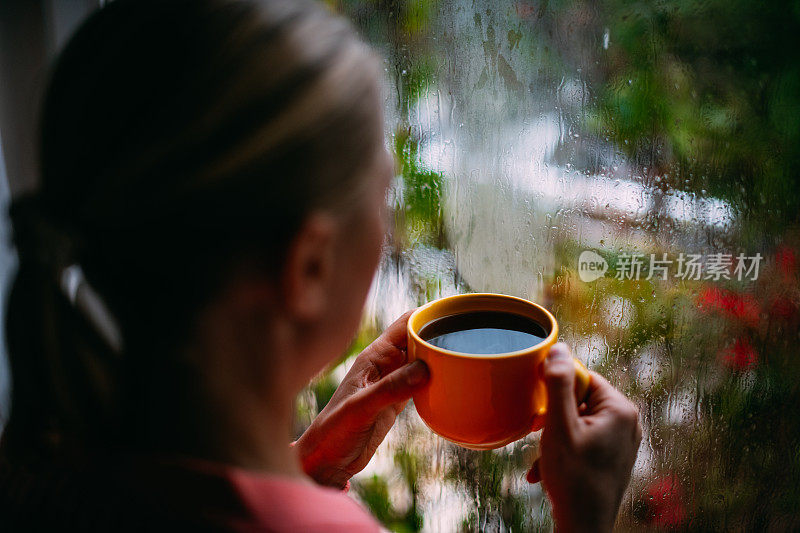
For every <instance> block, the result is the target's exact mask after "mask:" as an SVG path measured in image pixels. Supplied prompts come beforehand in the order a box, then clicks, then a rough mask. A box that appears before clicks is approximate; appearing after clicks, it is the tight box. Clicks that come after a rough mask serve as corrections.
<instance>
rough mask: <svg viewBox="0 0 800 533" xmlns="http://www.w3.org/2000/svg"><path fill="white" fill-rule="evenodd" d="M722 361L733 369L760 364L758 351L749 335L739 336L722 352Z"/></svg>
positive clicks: (744, 368)
mask: <svg viewBox="0 0 800 533" xmlns="http://www.w3.org/2000/svg"><path fill="white" fill-rule="evenodd" d="M722 362H723V363H724V364H725V365H726V366H728V367H729V368H732V369H733V370H747V369H748V368H750V367H753V366H755V365H756V364H758V352H757V351H756V349H755V348H753V345H752V344H750V340H749V339H747V337H739V338H737V339H736V340H735V341H733V345H732V346H731V347H730V348H729V349H728V350H727V351H725V352H724V353H723V354H722Z"/></svg>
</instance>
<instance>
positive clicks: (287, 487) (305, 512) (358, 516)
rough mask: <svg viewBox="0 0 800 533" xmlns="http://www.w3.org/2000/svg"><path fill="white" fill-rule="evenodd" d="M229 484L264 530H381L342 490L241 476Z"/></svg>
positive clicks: (298, 481) (294, 481)
mask: <svg viewBox="0 0 800 533" xmlns="http://www.w3.org/2000/svg"><path fill="white" fill-rule="evenodd" d="M231 481H232V486H233V487H234V490H236V492H237V495H238V497H239V498H240V500H241V501H242V503H243V504H244V505H245V507H246V508H247V510H248V514H249V515H250V516H251V517H252V519H253V522H254V523H255V524H258V525H259V526H263V527H264V530H267V531H284V530H285V531H353V532H365V533H366V532H377V531H380V527H379V525H378V523H377V522H376V521H375V519H374V518H372V516H370V515H369V513H367V511H366V510H365V509H363V508H362V507H361V505H359V504H358V503H357V502H356V501H355V500H353V499H352V498H351V497H349V496H348V495H347V494H345V493H343V492H341V491H338V490H335V489H331V488H327V487H320V486H318V485H315V484H313V483H312V482H311V481H304V480H294V479H288V478H280V477H273V476H253V475H248V474H242V473H237V474H234V475H233V476H232V477H231Z"/></svg>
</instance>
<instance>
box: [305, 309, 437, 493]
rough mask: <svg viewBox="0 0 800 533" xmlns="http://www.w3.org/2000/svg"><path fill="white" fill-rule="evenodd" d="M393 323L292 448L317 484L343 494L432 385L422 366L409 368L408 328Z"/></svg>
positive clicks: (404, 321) (402, 319)
mask: <svg viewBox="0 0 800 533" xmlns="http://www.w3.org/2000/svg"><path fill="white" fill-rule="evenodd" d="M409 315H411V311H408V312H407V313H405V314H404V315H403V316H401V317H400V318H398V319H397V320H396V321H394V322H393V323H392V325H390V326H389V327H388V328H386V331H384V332H383V334H382V335H381V336H380V337H378V338H377V339H376V340H375V341H374V342H373V343H372V344H370V345H369V346H367V347H366V349H364V351H363V352H361V353H360V354H359V355H358V357H356V360H355V362H354V363H353V366H352V368H351V369H350V371H349V372H348V373H347V375H346V376H345V377H344V379H343V380H342V383H341V384H340V385H339V387H338V388H337V389H336V392H335V393H334V394H333V397H331V400H330V401H329V402H328V404H327V405H326V406H325V408H324V409H323V410H322V412H321V413H320V414H319V415H318V416H317V417H316V418H315V419H314V421H313V422H312V423H311V426H309V428H308V429H307V430H306V431H305V433H303V435H302V436H301V437H300V438H299V439H298V440H297V442H296V443H295V445H294V447H295V449H296V450H297V452H298V455H299V456H300V461H301V463H302V465H303V470H305V472H306V474H308V475H309V476H311V477H312V478H313V479H314V480H315V481H316V482H317V483H319V484H321V485H328V486H333V487H339V488H344V487H345V486H346V485H347V482H348V480H349V479H350V478H351V477H352V476H353V475H354V474H356V473H358V472H360V471H361V470H362V469H363V468H364V467H365V466H367V463H368V462H369V460H370V459H371V458H372V455H373V454H374V453H375V450H376V449H377V448H378V445H379V444H380V443H381V442H383V439H384V437H385V436H386V433H388V431H389V429H390V428H391V427H392V425H393V424H394V421H395V418H396V417H397V415H398V414H400V412H401V411H402V410H403V408H404V407H405V405H406V402H408V399H409V398H410V397H411V394H412V393H413V392H414V391H416V390H418V389H419V388H421V387H423V386H424V385H425V384H426V383H427V382H428V377H429V374H428V367H427V366H426V365H425V363H423V362H422V361H415V362H413V363H411V364H406V362H407V359H408V356H407V353H406V346H407V343H408V337H407V335H406V324H407V323H408V317H409Z"/></svg>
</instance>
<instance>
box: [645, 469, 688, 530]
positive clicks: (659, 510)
mask: <svg viewBox="0 0 800 533" xmlns="http://www.w3.org/2000/svg"><path fill="white" fill-rule="evenodd" d="M645 494H646V496H647V499H648V503H647V507H648V517H647V523H648V524H651V525H654V526H657V527H665V528H677V527H680V526H682V525H683V524H684V523H685V522H686V518H687V515H688V513H687V512H686V503H685V500H686V498H685V496H684V493H683V487H681V484H680V481H679V480H678V477H677V476H675V475H674V474H669V475H667V476H665V477H662V478H658V479H655V480H654V481H653V482H652V483H650V485H648V487H647V489H646V490H645Z"/></svg>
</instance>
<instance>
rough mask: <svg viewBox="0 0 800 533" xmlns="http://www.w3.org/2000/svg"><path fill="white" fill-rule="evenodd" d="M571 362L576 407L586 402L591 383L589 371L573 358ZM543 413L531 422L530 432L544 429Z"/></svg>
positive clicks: (542, 411)
mask: <svg viewBox="0 0 800 533" xmlns="http://www.w3.org/2000/svg"><path fill="white" fill-rule="evenodd" d="M572 362H573V363H575V399H576V400H578V405H580V404H582V403H583V402H585V401H586V399H587V396H588V394H589V384H590V383H591V382H592V375H591V374H589V370H588V369H587V368H586V367H585V366H584V365H583V363H581V362H580V361H578V360H577V359H575V358H573V359H572ZM544 413H545V410H544V409H542V410H541V412H539V414H538V415H536V419H535V420H534V422H533V427H532V428H531V431H539V430H540V429H542V427H544Z"/></svg>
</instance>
